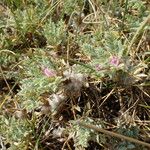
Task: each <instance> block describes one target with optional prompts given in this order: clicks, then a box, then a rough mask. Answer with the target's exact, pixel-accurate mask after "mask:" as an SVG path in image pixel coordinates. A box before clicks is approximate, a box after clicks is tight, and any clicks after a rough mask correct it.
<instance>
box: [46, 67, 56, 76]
mask: <svg viewBox="0 0 150 150" xmlns="http://www.w3.org/2000/svg"><path fill="white" fill-rule="evenodd" d="M43 73H44V74H45V75H46V76H47V77H54V76H56V72H55V71H54V70H52V69H48V68H45V69H44V70H43Z"/></svg>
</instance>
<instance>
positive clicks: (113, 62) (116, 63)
mask: <svg viewBox="0 0 150 150" xmlns="http://www.w3.org/2000/svg"><path fill="white" fill-rule="evenodd" d="M109 63H110V64H111V65H113V66H115V67H118V66H119V63H120V59H119V58H118V57H117V56H112V57H111V58H110V62H109Z"/></svg>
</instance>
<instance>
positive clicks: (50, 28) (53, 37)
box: [43, 19, 67, 46]
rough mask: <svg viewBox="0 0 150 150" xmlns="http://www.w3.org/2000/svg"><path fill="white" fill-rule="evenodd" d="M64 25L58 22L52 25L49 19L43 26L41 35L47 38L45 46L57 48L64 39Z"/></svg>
mask: <svg viewBox="0 0 150 150" xmlns="http://www.w3.org/2000/svg"><path fill="white" fill-rule="evenodd" d="M66 33H67V32H66V25H65V23H64V22H63V21H62V20H60V21H58V22H57V24H56V23H54V22H53V21H52V20H51V19H49V20H48V21H47V22H46V23H45V25H44V26H43V34H44V35H45V37H46V38H47V44H48V45H50V46H58V45H59V44H60V43H61V42H62V41H64V40H65V39H66Z"/></svg>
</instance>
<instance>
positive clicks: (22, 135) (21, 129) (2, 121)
mask: <svg viewBox="0 0 150 150" xmlns="http://www.w3.org/2000/svg"><path fill="white" fill-rule="evenodd" d="M31 132H32V128H31V125H30V124H29V122H28V121H27V120H24V119H23V120H20V119H15V118H14V117H12V118H7V117H4V116H0V133H1V135H2V136H4V137H5V138H6V142H10V144H12V145H14V143H16V144H18V146H19V145H21V144H23V143H24V142H25V141H27V140H28V139H27V137H28V135H29V134H30V133H31Z"/></svg>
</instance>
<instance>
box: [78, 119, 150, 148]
mask: <svg viewBox="0 0 150 150" xmlns="http://www.w3.org/2000/svg"><path fill="white" fill-rule="evenodd" d="M77 124H79V125H80V126H83V127H85V128H88V129H93V130H95V131H97V132H101V133H104V134H106V135H109V136H113V137H117V138H120V139H123V140H127V141H129V142H133V143H136V144H140V145H143V146H147V147H150V144H149V143H145V142H142V141H140V140H137V139H134V138H131V137H128V136H124V135H121V134H118V133H115V132H112V131H107V130H105V129H102V128H98V127H96V126H94V125H91V124H86V123H84V122H80V121H77Z"/></svg>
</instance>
